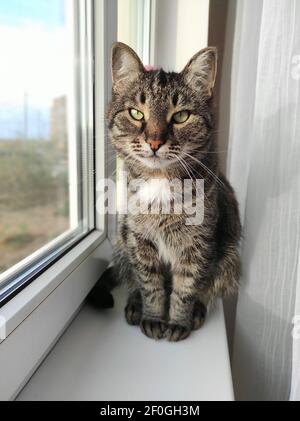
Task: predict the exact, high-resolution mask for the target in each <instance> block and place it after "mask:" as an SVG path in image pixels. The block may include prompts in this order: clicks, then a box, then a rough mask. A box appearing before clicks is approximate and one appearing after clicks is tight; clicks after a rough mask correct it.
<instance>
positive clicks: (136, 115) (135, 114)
mask: <svg viewBox="0 0 300 421" xmlns="http://www.w3.org/2000/svg"><path fill="white" fill-rule="evenodd" d="M129 112H130V115H131V117H132V118H133V119H134V120H137V121H141V120H143V118H144V114H143V113H142V112H141V111H139V110H136V109H135V108H131V109H130V110H129Z"/></svg>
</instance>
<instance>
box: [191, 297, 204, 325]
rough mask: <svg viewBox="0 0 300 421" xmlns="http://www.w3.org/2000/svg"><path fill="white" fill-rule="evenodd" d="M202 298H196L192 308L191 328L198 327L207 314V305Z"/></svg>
mask: <svg viewBox="0 0 300 421" xmlns="http://www.w3.org/2000/svg"><path fill="white" fill-rule="evenodd" d="M203 301H204V300H203V299H197V300H196V302H195V304H194V309H193V317H192V330H198V329H200V328H201V327H202V326H203V324H204V322H205V318H206V314H207V307H206V305H205V304H204V303H203Z"/></svg>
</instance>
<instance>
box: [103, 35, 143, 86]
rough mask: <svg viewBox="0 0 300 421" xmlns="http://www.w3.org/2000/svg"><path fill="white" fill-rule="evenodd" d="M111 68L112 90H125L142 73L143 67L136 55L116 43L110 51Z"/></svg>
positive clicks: (120, 43) (129, 49) (128, 48)
mask: <svg viewBox="0 0 300 421" xmlns="http://www.w3.org/2000/svg"><path fill="white" fill-rule="evenodd" d="M111 67H112V81H113V89H114V90H115V91H120V90H123V89H126V87H127V86H128V84H129V83H131V82H134V81H135V80H136V79H137V78H138V77H139V75H140V74H141V73H142V72H143V71H144V66H143V64H142V62H141V60H140V59H139V57H138V55H137V54H136V53H135V52H134V51H133V50H132V49H131V48H130V47H128V45H126V44H123V43H122V42H116V43H115V44H113V46H112V51H111Z"/></svg>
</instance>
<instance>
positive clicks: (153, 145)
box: [147, 139, 163, 152]
mask: <svg viewBox="0 0 300 421" xmlns="http://www.w3.org/2000/svg"><path fill="white" fill-rule="evenodd" d="M147 143H148V145H150V148H151V149H152V150H153V152H157V151H158V149H159V148H160V147H161V146H162V144H163V143H162V141H161V140H159V139H151V140H147Z"/></svg>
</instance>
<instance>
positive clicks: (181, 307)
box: [107, 43, 241, 341]
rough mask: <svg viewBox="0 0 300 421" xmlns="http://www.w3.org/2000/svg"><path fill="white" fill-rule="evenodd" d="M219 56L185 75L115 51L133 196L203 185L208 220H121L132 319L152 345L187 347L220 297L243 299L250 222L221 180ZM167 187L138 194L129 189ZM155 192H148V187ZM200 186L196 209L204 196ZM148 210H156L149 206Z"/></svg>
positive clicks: (119, 141) (114, 104)
mask: <svg viewBox="0 0 300 421" xmlns="http://www.w3.org/2000/svg"><path fill="white" fill-rule="evenodd" d="M216 74H217V50H216V49H215V48H211V47H210V48H205V49H203V50H201V51H200V52H198V53H197V54H195V55H194V56H193V57H192V59H191V60H190V61H189V62H188V64H187V65H186V67H185V68H184V70H183V71H182V72H181V73H175V72H165V71H164V70H162V69H151V68H150V69H146V68H145V67H144V66H143V64H142V62H141V60H140V59H139V57H138V56H137V54H136V53H135V52H134V51H133V50H132V49H131V48H130V47H129V46H127V45H125V44H123V43H115V44H114V45H113V47H112V82H113V89H112V100H111V102H110V104H109V107H108V110H107V124H108V130H109V136H110V140H111V144H112V146H113V148H114V149H115V151H116V152H117V154H118V156H119V158H120V159H122V160H123V161H124V164H125V166H126V170H127V172H128V195H129V197H131V196H132V195H133V194H137V192H138V193H139V194H140V196H139V198H140V200H145V201H146V202H147V199H148V200H149V201H150V202H153V201H155V200H156V199H157V201H161V200H162V196H163V195H164V191H165V184H164V183H165V182H166V181H169V180H173V179H179V180H181V181H183V180H185V179H186V180H192V181H193V182H194V183H195V180H196V179H202V180H204V191H205V198H204V219H203V222H202V223H201V224H195V225H188V224H187V223H186V220H187V215H186V213H185V212H183V213H181V214H175V213H174V212H173V213H172V212H170V213H169V214H165V213H163V212H162V207H161V203H160V205H159V206H160V207H159V210H158V212H156V213H154V214H153V213H149V214H144V213H143V214H142V213H140V214H139V213H134V212H133V213H127V214H125V215H122V216H121V217H120V220H119V228H118V236H117V240H116V245H115V254H114V270H115V273H116V275H117V276H118V278H119V279H120V281H122V282H126V284H127V286H128V291H129V296H128V302H127V305H126V308H125V317H126V320H127V322H128V323H129V324H130V325H137V326H140V328H141V330H142V332H143V333H144V334H145V335H146V336H148V337H150V338H153V339H156V340H158V339H161V338H166V339H167V340H169V341H180V340H183V339H185V338H187V337H188V336H189V335H190V333H191V332H192V331H193V330H196V329H199V328H200V327H201V326H202V325H203V323H204V320H205V317H206V314H207V310H208V309H209V308H210V306H211V304H212V303H213V302H214V300H215V298H216V297H218V296H224V295H227V294H233V293H235V292H236V291H237V289H238V285H239V277H240V257H239V241H240V237H241V223H240V218H239V210H238V204H237V201H236V198H235V195H234V191H233V189H232V187H231V186H230V184H229V182H228V181H227V180H226V178H225V177H224V175H222V174H221V173H220V171H219V166H218V154H217V145H216V141H215V140H214V136H213V134H214V119H213V88H214V85H215V80H216ZM136 179H142V180H145V181H146V182H149V181H150V180H156V181H158V184H157V187H156V188H149V184H148V187H146V188H144V190H143V191H142V187H141V188H140V190H139V189H138V188H137V190H132V189H131V188H129V186H130V182H131V181H133V180H136ZM146 186H147V185H146ZM197 194H198V193H197V189H195V185H193V190H192V201H193V203H194V201H195V198H196V197H197ZM149 201H148V202H147V203H149Z"/></svg>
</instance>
